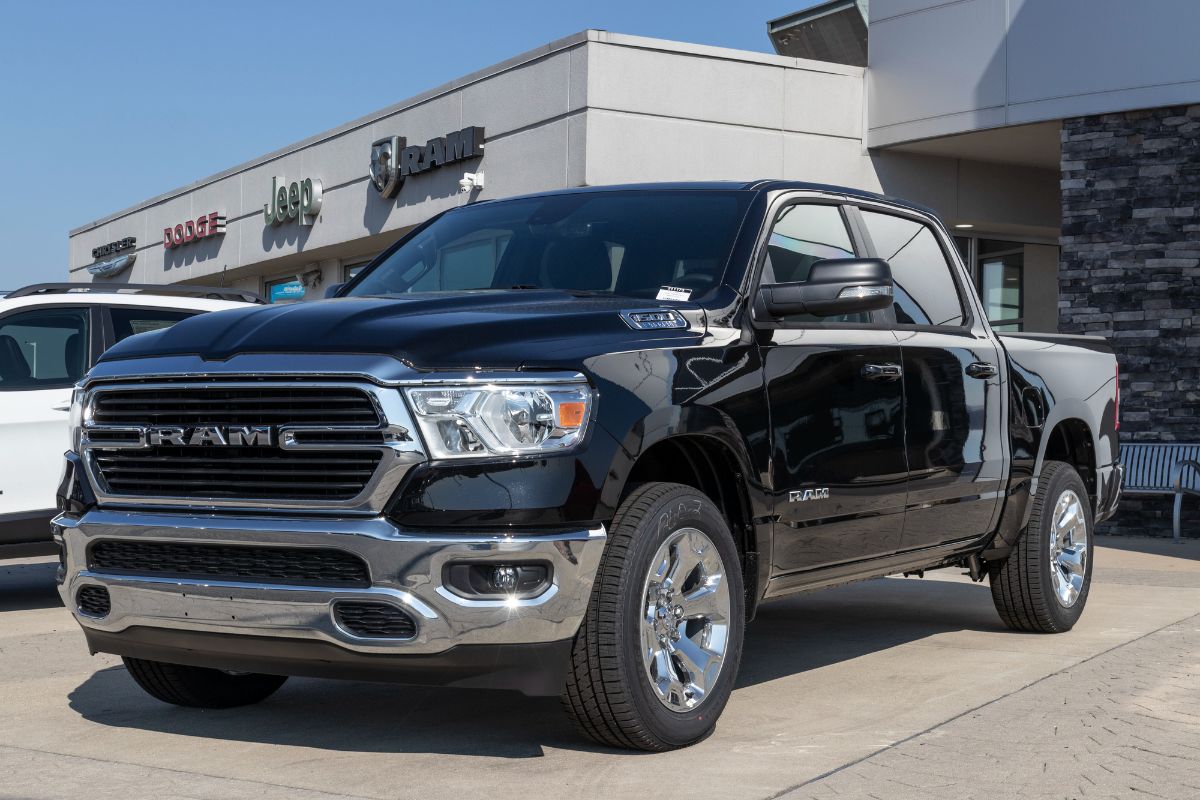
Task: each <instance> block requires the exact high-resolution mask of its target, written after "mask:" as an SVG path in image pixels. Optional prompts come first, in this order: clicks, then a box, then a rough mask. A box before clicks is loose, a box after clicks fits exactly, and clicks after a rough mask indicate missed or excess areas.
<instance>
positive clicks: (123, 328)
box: [108, 306, 196, 342]
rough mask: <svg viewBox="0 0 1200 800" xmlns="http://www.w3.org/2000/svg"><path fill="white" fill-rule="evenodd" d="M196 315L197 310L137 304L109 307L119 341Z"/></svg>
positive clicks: (114, 330)
mask: <svg viewBox="0 0 1200 800" xmlns="http://www.w3.org/2000/svg"><path fill="white" fill-rule="evenodd" d="M195 315H196V312H195V311H168V310H166V309H162V308H138V307H136V306H111V307H109V309H108V316H109V319H111V320H112V326H113V335H114V336H116V340H117V341H118V342H119V341H121V340H122V339H127V338H129V337H130V336H133V335H134V334H137V333H148V332H149V331H157V330H162V329H163V328H169V327H171V326H172V325H174V324H175V323H176V322H179V321H180V320H182V319H187V318H188V317H193V316H195Z"/></svg>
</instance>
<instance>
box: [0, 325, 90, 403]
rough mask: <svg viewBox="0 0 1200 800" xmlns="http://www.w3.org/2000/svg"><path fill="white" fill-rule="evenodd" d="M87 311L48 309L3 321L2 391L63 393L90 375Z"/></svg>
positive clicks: (0, 331) (0, 335)
mask: <svg viewBox="0 0 1200 800" xmlns="http://www.w3.org/2000/svg"><path fill="white" fill-rule="evenodd" d="M87 315H88V311H87V309H86V308H46V309H37V310H34V311H26V312H23V313H20V314H13V315H12V316H10V317H6V318H5V319H3V320H0V391H5V392H11V391H21V390H33V389H61V388H65V387H67V386H71V385H73V384H74V383H75V381H77V380H79V379H80V378H82V377H83V373H84V372H86V371H87V352H88V324H87Z"/></svg>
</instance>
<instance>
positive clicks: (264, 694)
mask: <svg viewBox="0 0 1200 800" xmlns="http://www.w3.org/2000/svg"><path fill="white" fill-rule="evenodd" d="M121 660H122V661H124V662H125V668H126V669H127V670H129V674H130V675H132V676H133V679H134V680H135V681H137V685H138V686H140V687H142V688H143V689H144V690H145V691H146V693H147V694H149V695H150V696H151V697H154V698H156V699H158V700H162V701H163V702H164V703H171V704H173V705H177V706H187V707H189V708H234V707H235V706H248V705H251V704H252V703H257V702H259V701H260V700H265V699H266V698H268V697H270V696H271V695H272V694H274V693H275V690H276V689H278V688H279V687H280V686H283V682H284V681H286V680H287V677H286V676H283V675H259V674H257V673H229V672H222V671H221V670H219V669H208V668H205V667H185V666H183V665H182V664H167V663H165V662H162V661H146V660H144V659H141V658H122V659H121Z"/></svg>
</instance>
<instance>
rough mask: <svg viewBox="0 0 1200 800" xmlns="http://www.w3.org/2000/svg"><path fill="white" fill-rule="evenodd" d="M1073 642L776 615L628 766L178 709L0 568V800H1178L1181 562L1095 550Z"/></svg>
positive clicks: (519, 734) (551, 705) (446, 735)
mask: <svg viewBox="0 0 1200 800" xmlns="http://www.w3.org/2000/svg"><path fill="white" fill-rule="evenodd" d="M1096 564H1097V566H1096V571H1095V580H1096V583H1095V586H1094V587H1093V591H1092V595H1091V599H1090V601H1089V604H1088V609H1087V612H1086V613H1085V614H1084V616H1083V619H1082V621H1081V623H1080V624H1079V626H1078V627H1077V628H1076V629H1075V630H1074V631H1073V632H1071V633H1069V634H1065V635H1060V636H1039V635H1025V634H1015V633H1010V632H1008V631H1006V630H1004V629H1003V628H1002V627H1001V626H1000V623H999V621H998V619H997V617H996V615H995V612H994V611H993V609H992V603H991V597H990V594H989V592H988V589H987V587H986V585H978V584H972V583H970V582H969V581H968V580H966V579H965V578H961V577H959V576H956V575H954V574H951V573H942V574H938V573H935V574H932V575H930V576H929V577H926V578H925V579H924V580H917V579H915V578H909V579H903V578H889V579H884V580H879V581H872V582H869V583H863V584H857V585H853V586H848V587H843V588H840V589H834V590H829V591H825V592H820V593H817V594H813V595H810V596H806V597H798V598H794V599H791V600H787V601H783V602H780V603H775V604H772V605H769V606H767V607H766V608H765V609H763V611H762V612H761V614H760V616H759V619H758V620H757V621H756V622H755V624H754V625H753V626H752V627H751V628H750V631H749V633H748V636H747V644H746V648H747V652H746V657H745V662H744V664H743V669H742V675H741V680H740V688H739V689H738V690H737V691H736V692H735V693H734V695H733V699H732V700H731V702H730V704H729V707H728V709H727V710H726V712H725V716H724V718H723V719H722V721H721V724H720V727H719V728H718V730H717V733H716V735H715V736H713V737H712V738H711V739H709V740H708V741H706V742H704V743H702V744H700V745H698V746H696V747H694V748H691V749H689V750H686V751H681V752H676V753H668V754H663V755H639V754H627V753H621V752H616V751H609V750H603V749H599V748H594V747H592V746H590V745H589V744H587V743H586V742H585V741H583V740H581V739H579V738H577V737H576V736H575V735H574V733H573V732H572V730H571V729H570V727H569V725H568V724H567V722H566V720H565V718H564V717H563V715H562V714H561V712H560V710H559V708H558V705H557V703H556V702H555V701H553V700H530V699H527V698H523V697H521V696H519V695H515V694H507V693H486V692H475V691H452V690H440V689H439V690H431V689H414V688H407V687H396V686H389V685H372V684H365V683H338V682H322V681H313V680H293V681H291V682H289V683H288V685H287V686H285V687H284V689H283V690H281V691H280V692H279V693H278V694H276V695H275V696H274V697H272V698H271V699H270V700H268V701H267V702H265V703H263V704H262V705H260V706H257V707H251V708H246V709H238V710H232V711H219V712H214V711H195V710H189V709H179V708H173V707H170V706H166V705H162V704H159V703H157V702H156V701H154V700H152V699H150V698H149V697H147V696H145V695H143V694H142V693H141V692H140V690H138V689H137V688H136V687H135V686H134V685H133V683H132V681H131V680H130V679H129V677H128V676H127V675H126V674H125V671H124V669H123V668H122V667H121V665H120V661H119V660H118V659H116V658H113V657H110V656H97V657H94V658H93V657H89V656H88V655H87V653H86V651H85V650H84V646H83V637H82V635H81V634H80V633H79V631H78V630H77V628H76V626H75V624H74V622H73V621H72V620H71V618H70V616H69V615H68V614H67V612H66V611H65V610H64V609H63V608H61V607H60V606H59V605H58V602H57V597H56V595H55V594H54V593H53V589H52V582H53V566H52V565H51V564H50V563H48V562H45V561H23V562H12V563H8V564H0V797H38V798H42V797H47V798H49V797H55V798H58V797H63V798H71V799H72V800H78V798H80V797H87V798H88V800H100V799H101V798H109V797H112V798H134V797H189V798H222V800H236V798H254V800H264V799H265V798H320V797H348V796H352V797H370V798H397V797H404V798H408V797H416V798H422V800H425V798H443V797H444V798H464V797H468V798H473V797H486V798H488V799H489V800H506V799H507V798H514V799H515V798H521V800H529V799H530V798H538V799H539V800H540V799H541V798H558V797H565V796H570V797H571V798H573V799H579V800H582V798H591V797H602V798H615V797H626V796H630V797H633V796H638V797H645V796H669V797H678V798H688V797H695V796H704V797H710V798H721V799H722V800H724V799H725V798H729V799H730V800H736V799H738V798H769V797H784V796H786V797H821V798H824V797H834V796H840V797H880V798H888V799H889V800H890V799H891V798H901V797H954V798H965V797H987V798H991V799H992V800H994V799H995V798H1002V797H1023V798H1027V797H1064V798H1065V797H1094V796H1101V797H1104V796H1112V797H1127V796H1161V797H1180V798H1195V797H1200V773H1198V769H1197V766H1196V765H1197V763H1200V684H1198V679H1200V616H1198V615H1200V543H1189V544H1186V545H1180V546H1177V545H1173V544H1171V543H1169V542H1158V541H1153V540H1135V539H1115V538H1112V539H1105V540H1102V542H1101V546H1100V547H1099V548H1097V551H1096Z"/></svg>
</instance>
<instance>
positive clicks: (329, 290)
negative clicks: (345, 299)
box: [325, 283, 346, 298]
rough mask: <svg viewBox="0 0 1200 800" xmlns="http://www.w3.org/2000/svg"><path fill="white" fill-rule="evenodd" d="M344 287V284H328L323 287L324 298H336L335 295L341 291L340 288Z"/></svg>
mask: <svg viewBox="0 0 1200 800" xmlns="http://www.w3.org/2000/svg"><path fill="white" fill-rule="evenodd" d="M345 285H346V284H344V283H331V284H329V285H328V286H326V287H325V297H326V298H330V297H337V293H338V292H340V291H341V290H342V287H343V286H345Z"/></svg>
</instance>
